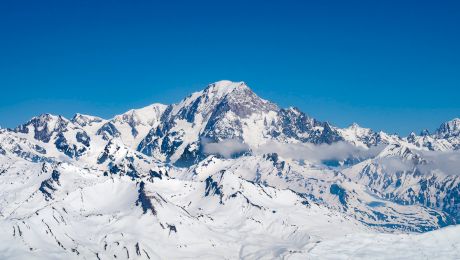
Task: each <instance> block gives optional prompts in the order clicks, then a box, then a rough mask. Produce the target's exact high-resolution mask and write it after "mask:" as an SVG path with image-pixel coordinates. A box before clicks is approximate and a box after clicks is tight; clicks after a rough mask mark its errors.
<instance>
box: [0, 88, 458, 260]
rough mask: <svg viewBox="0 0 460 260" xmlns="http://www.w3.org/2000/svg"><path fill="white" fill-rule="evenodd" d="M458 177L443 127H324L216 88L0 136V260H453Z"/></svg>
mask: <svg viewBox="0 0 460 260" xmlns="http://www.w3.org/2000/svg"><path fill="white" fill-rule="evenodd" d="M459 175H460V119H458V118H456V119H453V120H451V121H449V122H445V123H443V124H441V125H440V127H439V128H438V129H437V130H436V131H434V132H433V133H429V132H428V131H426V130H425V131H422V132H421V133H420V134H415V133H411V134H410V135H409V136H407V137H401V136H398V135H395V134H388V133H385V132H382V131H380V132H376V131H373V130H372V129H368V128H363V127H361V126H359V125H357V124H352V125H351V126H349V127H347V128H339V127H336V126H333V125H331V124H330V123H328V122H325V121H320V120H317V119H315V118H312V117H310V116H308V115H307V114H305V113H304V112H302V111H300V110H299V109H298V108H295V107H289V108H280V107H279V106H278V105H276V104H274V103H272V102H270V101H267V100H264V99H262V98H260V97H259V96H258V95H256V94H255V93H254V92H253V91H252V90H251V89H250V88H249V87H248V86H247V85H246V84H245V83H244V82H231V81H219V82H216V83H212V84H209V85H208V86H206V88H204V90H202V91H198V92H195V93H193V94H191V95H189V96H187V97H186V98H184V99H183V100H181V101H180V102H178V103H176V104H172V105H163V104H152V105H150V106H147V107H144V108H141V109H133V110H130V111H128V112H126V113H124V114H121V115H117V116H115V117H113V118H111V119H103V118H100V117H96V116H90V115H82V114H76V115H75V116H74V117H73V118H71V119H67V118H65V117H63V116H59V115H51V114H43V115H39V116H37V117H34V118H32V119H31V120H29V121H28V122H25V123H24V124H22V125H19V126H18V127H16V128H14V129H0V230H2V232H1V235H0V242H1V243H0V257H1V258H2V259H3V258H4V259H24V258H27V259H34V258H39V259H43V258H46V259H63V258H70V259H73V258H75V259H82V258H83V259H113V258H117V259H119V258H121V259H176V258H191V259H194V258H198V257H201V258H205V259H223V258H226V259H237V258H239V259H273V258H283V259H284V258H286V259H305V258H307V259H309V258H315V259H316V258H319V259H328V258H329V259H340V258H345V259H346V258H347V257H351V258H369V257H371V258H374V259H376V258H394V256H395V252H398V254H400V256H401V258H405V259H407V258H416V257H417V258H424V257H425V258H427V257H428V258H430V257H440V258H442V257H444V258H458V257H460V250H459V249H458V248H457V246H456V245H455V244H456V243H457V244H458V243H459V242H460V237H458V236H456V235H455V234H456V233H458V231H459V230H460V229H459V227H457V226H455V225H456V224H457V223H458V222H460V177H459ZM360 245H363V246H360ZM365 245H367V246H365ZM376 256H378V257H376Z"/></svg>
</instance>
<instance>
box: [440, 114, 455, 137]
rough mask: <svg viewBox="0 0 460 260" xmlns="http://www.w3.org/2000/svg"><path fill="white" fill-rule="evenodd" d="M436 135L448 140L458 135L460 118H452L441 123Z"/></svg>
mask: <svg viewBox="0 0 460 260" xmlns="http://www.w3.org/2000/svg"><path fill="white" fill-rule="evenodd" d="M436 134H437V135H438V136H439V137H441V138H449V137H453V136H459V135H460V118H454V119H452V120H450V121H447V122H445V123H443V124H442V125H441V126H440V127H439V128H438V129H437V130H436Z"/></svg>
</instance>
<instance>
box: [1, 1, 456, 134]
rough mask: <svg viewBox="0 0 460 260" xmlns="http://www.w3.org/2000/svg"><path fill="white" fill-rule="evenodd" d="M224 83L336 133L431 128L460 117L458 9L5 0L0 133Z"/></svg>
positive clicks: (452, 4)
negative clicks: (43, 119)
mask: <svg viewBox="0 0 460 260" xmlns="http://www.w3.org/2000/svg"><path fill="white" fill-rule="evenodd" d="M166 2H167V3H166ZM221 79H229V80H234V81H245V82H247V83H248V85H249V86H250V87H251V88H252V89H253V90H254V91H255V92H256V93H257V94H259V95H260V96H261V97H263V98H266V99H269V100H272V101H274V102H276V103H278V104H279V105H281V106H290V105H292V106H297V107H299V108H301V109H302V110H303V111H304V112H306V113H307V114H309V115H311V116H314V117H316V118H318V119H320V120H326V121H329V122H331V123H333V124H335V125H338V126H346V125H348V124H350V123H352V122H353V121H356V122H357V123H359V124H360V125H363V126H367V127H371V128H374V129H376V130H380V129H381V130H385V131H388V132H391V133H394V132H398V133H401V134H407V133H408V132H410V131H411V130H414V131H417V132H418V131H420V130H421V129H423V128H428V129H434V128H436V127H437V126H438V125H439V124H440V123H441V122H443V121H447V120H449V119H451V118H454V117H460V1H404V0H398V1H306V0H305V1H288V0H286V1H199V0H198V1H161V2H160V1H142V0H136V1H131V0H130V1H128V0H126V1H82V0H75V1H74V0H64V1H63V0H56V1H46V0H45V1H22V0H11V1H10V0H2V1H0V90H1V95H0V125H1V126H3V127H14V126H16V125H17V124H19V123H22V122H24V121H26V120H28V119H29V118H30V117H32V116H34V115H37V114H40V113H45V112H49V113H54V114H62V115H64V116H67V117H71V116H72V115H73V114H74V113H75V112H81V113H87V114H93V115H98V116H102V117H106V118H107V117H111V116H113V115H114V114H118V113H122V112H124V111H126V110H128V109H130V108H136V107H142V106H145V105H148V104H150V103H154V102H161V103H167V104H168V103H173V102H177V101H179V100H180V99H182V98H183V97H185V96H186V95H188V94H190V93H191V92H192V91H196V90H199V89H201V88H203V87H204V86H205V85H206V84H207V83H210V82H214V81H217V80H221Z"/></svg>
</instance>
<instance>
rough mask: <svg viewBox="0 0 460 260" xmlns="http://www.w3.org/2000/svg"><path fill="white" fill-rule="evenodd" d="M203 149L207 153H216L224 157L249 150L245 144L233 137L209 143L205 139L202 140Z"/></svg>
mask: <svg viewBox="0 0 460 260" xmlns="http://www.w3.org/2000/svg"><path fill="white" fill-rule="evenodd" d="M202 144H203V151H204V152H205V153H207V154H218V155H221V156H223V157H224V158H231V157H232V155H234V154H237V153H241V152H246V151H248V150H249V146H248V145H247V144H244V143H242V142H241V141H239V140H235V139H226V140H223V141H220V142H218V143H209V142H208V141H207V140H203V141H202Z"/></svg>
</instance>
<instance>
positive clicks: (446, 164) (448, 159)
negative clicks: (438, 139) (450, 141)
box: [378, 151, 460, 175]
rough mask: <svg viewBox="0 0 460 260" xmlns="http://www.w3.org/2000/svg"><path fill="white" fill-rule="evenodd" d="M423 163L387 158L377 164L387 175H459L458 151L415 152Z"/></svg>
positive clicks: (459, 155) (459, 161) (459, 157)
mask: <svg viewBox="0 0 460 260" xmlns="http://www.w3.org/2000/svg"><path fill="white" fill-rule="evenodd" d="M415 153H417V154H418V155H420V156H421V158H422V159H423V161H422V162H421V163H418V162H417V163H416V162H413V161H410V160H403V159H402V158H400V157H397V156H394V157H387V158H381V159H379V160H378V163H379V164H380V165H382V167H383V168H384V169H385V170H386V171H387V172H389V173H395V172H401V171H413V170H418V171H419V172H420V173H422V174H431V173H442V174H445V175H460V151H444V152H442V151H416V152H415Z"/></svg>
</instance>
